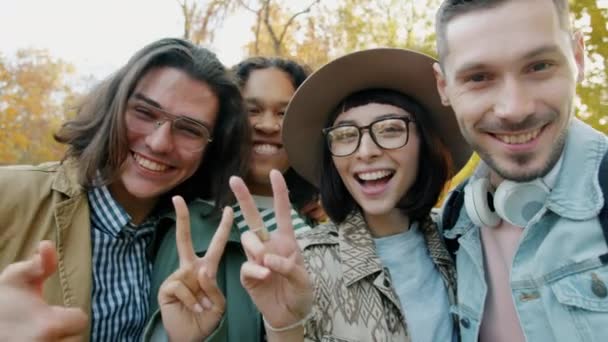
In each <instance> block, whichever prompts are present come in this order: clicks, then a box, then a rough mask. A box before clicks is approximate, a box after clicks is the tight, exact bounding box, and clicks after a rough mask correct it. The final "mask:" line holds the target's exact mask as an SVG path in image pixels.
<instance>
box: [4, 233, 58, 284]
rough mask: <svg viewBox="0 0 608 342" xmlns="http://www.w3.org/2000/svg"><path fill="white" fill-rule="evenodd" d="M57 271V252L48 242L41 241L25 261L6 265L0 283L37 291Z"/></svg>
mask: <svg viewBox="0 0 608 342" xmlns="http://www.w3.org/2000/svg"><path fill="white" fill-rule="evenodd" d="M56 269H57V252H56V251H55V247H53V244H52V243H51V242H50V241H42V242H40V244H39V246H38V251H37V253H36V254H34V255H33V256H32V257H31V258H29V259H28V260H25V261H20V262H16V263H13V264H10V265H8V266H7V267H6V268H5V269H4V271H3V272H2V273H0V282H2V283H5V284H10V285H13V286H16V287H20V288H23V287H31V286H34V289H35V290H39V289H40V288H41V286H42V283H43V282H44V281H45V280H46V279H47V278H48V277H49V276H50V275H51V274H53V273H54V272H55V270H56Z"/></svg>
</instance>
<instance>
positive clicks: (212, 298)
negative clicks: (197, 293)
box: [198, 268, 226, 314]
mask: <svg viewBox="0 0 608 342" xmlns="http://www.w3.org/2000/svg"><path fill="white" fill-rule="evenodd" d="M198 284H199V286H200V287H201V289H202V290H203V293H204V294H205V295H206V297H203V299H202V300H201V301H202V303H201V304H202V305H203V307H204V309H205V310H212V311H216V312H217V313H219V314H223V313H224V308H225V306H226V299H225V298H224V294H223V293H222V291H220V289H219V288H218V287H217V282H216V280H215V277H210V276H209V275H208V273H207V271H206V270H205V268H201V269H200V270H199V272H198Z"/></svg>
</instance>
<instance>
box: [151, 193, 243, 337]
mask: <svg viewBox="0 0 608 342" xmlns="http://www.w3.org/2000/svg"><path fill="white" fill-rule="evenodd" d="M173 205H174V206H175V214H176V231H175V237H176V244H177V252H178V255H179V268H178V269H177V270H176V271H175V272H173V274H171V275H170V276H169V277H168V278H167V279H166V280H165V281H164V282H163V284H162V285H161V287H160V290H159V292H158V303H159V305H160V310H161V313H162V319H163V325H164V327H165V330H166V331H167V334H168V335H169V338H170V340H171V341H201V340H203V339H204V338H205V337H207V336H209V335H210V334H211V333H212V332H213V331H214V329H215V328H216V327H217V325H218V323H219V322H220V320H221V319H222V315H223V314H224V311H225V307H226V301H225V298H224V295H223V294H222V292H221V291H220V289H219V288H218V287H217V281H216V274H217V268H218V265H219V263H220V260H221V258H222V254H223V253H224V247H226V243H227V242H228V237H229V236H230V229H231V228H232V220H233V212H232V208H230V207H226V208H224V212H223V213H222V220H221V221H220V224H219V226H218V228H217V231H216V232H215V234H214V235H213V239H212V240H211V243H210V245H209V248H208V249H207V252H206V253H205V256H203V257H199V256H197V255H196V253H195V252H194V248H193V246H192V237H191V235H190V216H189V213H188V207H187V206H186V203H185V201H184V199H183V198H181V197H179V196H175V197H174V198H173Z"/></svg>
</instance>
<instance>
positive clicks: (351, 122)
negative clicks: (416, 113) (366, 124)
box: [336, 113, 414, 126]
mask: <svg viewBox="0 0 608 342" xmlns="http://www.w3.org/2000/svg"><path fill="white" fill-rule="evenodd" d="M400 118H408V119H410V120H413V119H414V118H413V115H411V114H409V113H407V114H397V113H387V114H382V115H380V116H378V117H376V118H374V120H372V121H378V120H382V119H400ZM336 124H337V125H355V126H358V125H357V123H356V122H355V121H354V120H340V121H338V122H336Z"/></svg>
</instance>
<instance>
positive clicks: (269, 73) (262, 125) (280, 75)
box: [243, 67, 295, 195]
mask: <svg viewBox="0 0 608 342" xmlns="http://www.w3.org/2000/svg"><path fill="white" fill-rule="evenodd" d="M294 92H295V87H294V86H293V83H292V81H291V78H290V77H289V75H288V74H287V73H285V72H284V71H281V70H279V69H277V68H273V67H271V68H267V69H258V70H253V71H252V72H251V73H250V74H249V78H248V79H247V82H246V83H245V86H244V88H243V98H244V99H245V103H246V106H247V109H248V111H249V122H250V124H251V128H252V133H253V134H252V143H253V146H252V147H253V148H252V151H251V160H250V165H249V166H250V171H249V175H248V176H247V179H246V181H247V186H248V187H249V189H250V190H251V192H252V193H254V194H258V195H271V194H272V188H271V187H270V179H269V178H268V175H269V174H270V170H272V169H276V170H279V171H281V172H285V171H286V170H287V169H288V168H289V161H288V159H287V152H286V151H285V149H284V148H283V143H282V141H281V131H282V128H283V115H284V113H285V109H286V107H287V104H288V103H289V100H290V99H291V97H292V96H293V93H294Z"/></svg>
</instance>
